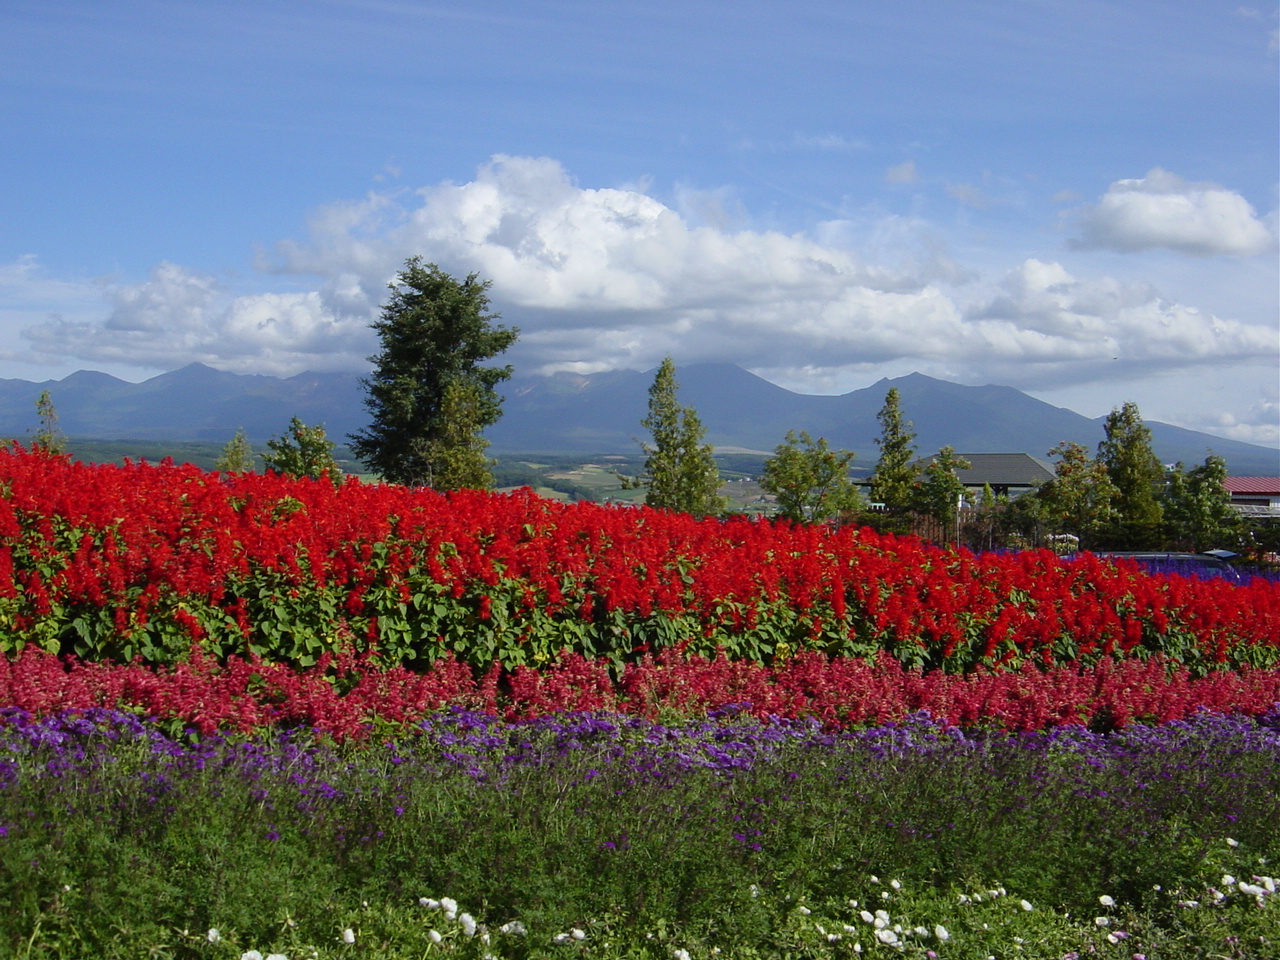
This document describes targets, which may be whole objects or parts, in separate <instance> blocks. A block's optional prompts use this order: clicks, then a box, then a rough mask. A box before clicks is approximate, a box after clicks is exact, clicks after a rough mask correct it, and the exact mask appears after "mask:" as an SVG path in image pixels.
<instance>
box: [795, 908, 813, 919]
mask: <svg viewBox="0 0 1280 960" xmlns="http://www.w3.org/2000/svg"><path fill="white" fill-rule="evenodd" d="M796 910H797V911H799V912H800V913H802V914H804V916H806V917H807V916H808V915H809V914H811V913H813V911H812V910H810V909H809V908H808V907H806V906H799V907H796Z"/></svg>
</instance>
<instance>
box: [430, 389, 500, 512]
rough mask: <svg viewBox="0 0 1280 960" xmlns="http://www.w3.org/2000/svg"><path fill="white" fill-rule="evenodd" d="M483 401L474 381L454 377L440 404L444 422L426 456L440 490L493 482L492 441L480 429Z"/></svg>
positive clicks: (478, 486)
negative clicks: (490, 444)
mask: <svg viewBox="0 0 1280 960" xmlns="http://www.w3.org/2000/svg"><path fill="white" fill-rule="evenodd" d="M482 406H483V404H482V402H481V398H480V395H479V392H478V390H477V387H476V385H475V384H472V383H465V382H463V381H461V380H455V381H453V382H452V383H449V384H448V385H447V386H446V387H445V390H444V399H443V400H442V401H441V405H440V415H441V419H442V421H443V426H442V429H441V431H440V434H439V436H437V437H433V438H432V439H430V440H427V441H426V442H425V444H424V446H423V459H424V460H426V461H427V462H428V463H430V464H432V465H433V467H432V469H433V470H434V474H433V478H432V486H434V487H435V488H436V489H438V490H459V489H474V490H479V489H485V488H488V487H492V486H493V461H492V460H490V459H489V458H488V457H487V456H485V450H486V449H488V447H489V441H488V440H486V439H485V438H484V435H483V434H482V433H481V432H480V431H481V410H482Z"/></svg>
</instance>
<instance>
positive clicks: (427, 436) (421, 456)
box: [351, 257, 518, 489]
mask: <svg viewBox="0 0 1280 960" xmlns="http://www.w3.org/2000/svg"><path fill="white" fill-rule="evenodd" d="M489 285H490V284H489V281H484V282H481V281H480V280H478V279H477V277H476V275H475V274H474V273H473V274H471V275H469V276H468V277H467V278H466V279H465V280H461V281H459V280H456V279H455V278H453V277H451V276H449V275H448V274H447V273H444V272H443V271H442V270H440V268H439V267H437V266H436V265H435V264H434V263H428V264H424V263H423V262H422V259H421V258H420V257H413V258H411V259H409V260H407V261H406V262H405V268H404V270H403V271H401V272H400V273H399V274H398V275H397V277H396V280H395V282H393V283H392V284H391V287H390V288H391V297H390V299H389V300H388V301H387V303H386V304H385V305H384V306H383V308H382V313H381V317H380V318H379V319H378V320H377V321H375V322H374V323H373V328H374V330H376V331H377V333H378V337H379V340H380V342H381V345H382V349H381V351H380V352H379V353H378V354H377V355H375V356H373V357H371V358H370V360H371V361H372V362H373V363H374V364H375V370H374V373H373V375H372V376H370V377H369V378H367V379H366V380H364V381H363V382H364V386H365V389H366V390H367V391H368V396H367V397H366V398H365V406H367V407H368V408H369V412H370V414H371V415H372V418H373V422H372V423H371V424H370V425H369V426H368V427H367V428H366V429H365V430H362V431H361V432H359V433H357V434H353V435H352V437H351V447H352V449H353V450H354V451H355V454H356V456H357V457H359V458H360V460H361V461H362V462H363V463H364V464H366V465H367V466H368V467H369V469H370V470H372V471H374V472H376V473H378V474H379V475H380V476H381V477H382V478H383V479H384V480H387V481H388V482H390V483H401V484H406V485H410V486H429V487H435V488H436V489H450V488H451V487H452V486H453V485H457V484H460V483H461V482H462V480H466V481H467V484H468V485H472V484H474V485H476V486H490V485H491V484H492V474H491V473H490V472H489V469H488V462H487V461H485V467H484V470H483V471H477V470H476V469H475V467H476V464H477V461H476V459H475V457H476V451H477V448H478V449H479V450H480V451H481V459H483V456H482V452H483V449H484V446H482V445H481V441H480V440H479V439H478V437H479V434H480V433H481V431H483V430H484V429H485V428H486V427H488V426H491V425H492V424H494V423H496V422H497V421H498V418H499V417H501V415H502V410H501V403H502V398H501V397H500V396H498V393H497V391H496V390H495V389H494V388H495V387H496V386H497V384H499V383H501V382H502V381H503V380H506V379H508V378H509V377H510V376H511V367H509V366H506V367H486V366H481V365H480V364H481V363H482V362H483V361H485V360H488V359H490V358H492V357H495V356H497V355H498V354H500V353H502V352H503V351H505V350H506V349H507V348H508V347H510V346H511V344H513V343H514V342H515V340H516V337H517V336H518V331H517V330H515V329H508V328H506V327H501V326H495V325H494V322H495V321H496V320H498V319H499V317H498V314H496V313H492V312H490V310H489V296H488V293H487V291H488V289H489ZM459 417H463V418H465V422H464V420H459V419H457V418H459ZM451 418H452V419H451Z"/></svg>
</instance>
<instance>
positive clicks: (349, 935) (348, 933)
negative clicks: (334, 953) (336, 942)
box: [342, 927, 356, 943]
mask: <svg viewBox="0 0 1280 960" xmlns="http://www.w3.org/2000/svg"><path fill="white" fill-rule="evenodd" d="M342 942H343V943H355V942H356V932H355V931H354V930H352V929H351V928H350V927H347V929H345V930H343V931H342Z"/></svg>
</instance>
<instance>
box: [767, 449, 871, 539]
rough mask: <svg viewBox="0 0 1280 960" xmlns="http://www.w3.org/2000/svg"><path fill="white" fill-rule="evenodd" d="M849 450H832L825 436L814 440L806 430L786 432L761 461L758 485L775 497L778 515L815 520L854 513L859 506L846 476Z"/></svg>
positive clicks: (856, 492) (857, 494)
mask: <svg viewBox="0 0 1280 960" xmlns="http://www.w3.org/2000/svg"><path fill="white" fill-rule="evenodd" d="M853 458H854V454H853V451H851V450H831V449H830V448H829V447H828V446H827V441H826V438H825V437H819V438H818V439H817V441H816V442H815V441H814V439H813V438H812V437H811V436H809V434H808V433H806V432H805V431H803V430H802V431H800V434H799V435H798V436H797V435H796V432H795V431H794V430H789V431H787V438H786V441H785V442H783V443H780V444H778V446H777V448H775V450H774V453H773V456H772V457H770V458H769V459H768V460H766V461H765V463H764V477H763V478H762V479H761V481H760V485H761V486H762V487H763V488H764V489H765V490H766V491H767V492H769V493H772V494H773V495H774V496H775V497H777V498H778V512H779V515H780V516H782V517H783V518H785V519H787V520H793V521H796V522H801V521H809V522H818V521H822V520H829V519H831V518H832V517H840V516H845V515H848V514H850V513H853V512H856V511H857V510H858V509H859V508H860V507H861V506H862V497H861V495H860V494H859V493H858V488H857V486H856V485H855V484H854V482H853V481H852V480H851V479H849V464H850V463H852V462H853Z"/></svg>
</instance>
